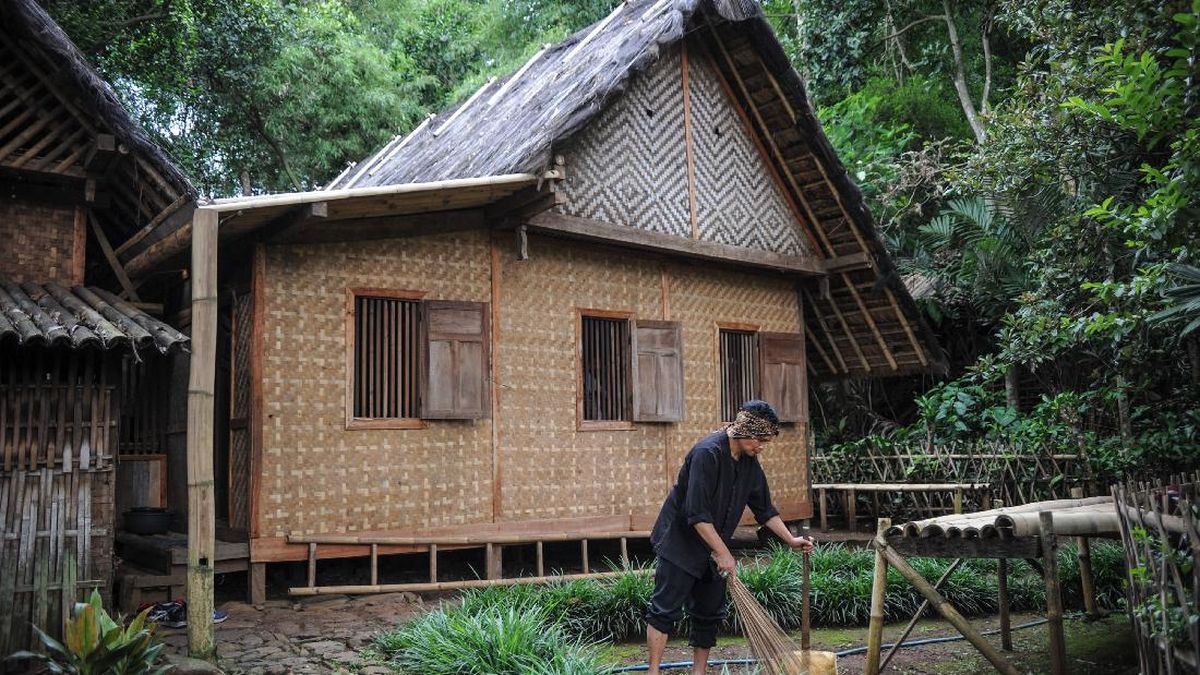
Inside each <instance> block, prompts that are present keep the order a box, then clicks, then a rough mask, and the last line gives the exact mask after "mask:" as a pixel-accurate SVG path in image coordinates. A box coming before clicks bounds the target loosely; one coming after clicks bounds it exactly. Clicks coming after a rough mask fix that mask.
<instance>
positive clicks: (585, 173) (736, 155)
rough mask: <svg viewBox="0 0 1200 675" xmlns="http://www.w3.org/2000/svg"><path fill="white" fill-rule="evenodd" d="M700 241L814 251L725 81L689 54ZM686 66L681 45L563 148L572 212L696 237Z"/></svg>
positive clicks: (698, 53) (567, 208)
mask: <svg viewBox="0 0 1200 675" xmlns="http://www.w3.org/2000/svg"><path fill="white" fill-rule="evenodd" d="M688 63H689V66H688V91H689V95H690V98H691V103H690V106H691V116H692V135H693V136H692V148H693V155H694V162H695V195H696V218H697V230H698V232H699V238H700V239H701V240H704V241H714V242H718V243H722V244H728V245H731V246H742V247H745V248H754V249H759V250H766V251H771V252H774V253H781V254H785V255H801V254H803V253H804V252H805V250H806V249H805V243H804V240H803V238H802V235H801V233H800V229H799V225H798V223H797V222H796V220H795V216H794V215H793V214H792V212H791V211H790V210H789V207H788V205H787V202H786V201H785V198H784V196H783V193H782V192H780V190H779V187H778V185H776V183H775V182H774V181H773V180H772V178H771V174H770V172H769V171H768V168H767V166H766V164H765V163H764V162H763V159H762V156H761V155H760V154H759V152H758V149H757V148H756V147H755V141H754V139H753V137H752V136H751V135H750V133H749V131H747V129H746V126H745V124H744V123H743V122H742V120H741V118H740V117H739V115H738V113H737V111H736V109H735V108H734V107H733V104H732V103H731V102H730V100H729V98H728V96H727V95H726V94H725V92H724V91H723V90H722V87H721V84H720V80H719V79H718V78H719V75H718V74H717V72H716V70H715V69H714V68H713V66H712V65H711V64H710V63H709V60H708V57H707V56H706V55H705V53H704V52H703V50H701V49H699V48H698V47H693V48H691V49H690V50H689V56H688ZM683 81H684V80H683V59H682V57H681V48H680V46H679V45H675V46H673V47H671V48H670V49H668V50H666V51H664V53H663V56H662V57H661V58H660V60H659V61H658V63H656V64H655V65H654V66H652V67H651V68H650V69H649V70H647V71H646V72H645V73H643V74H642V75H640V76H638V77H636V78H635V79H634V80H633V82H632V83H631V84H630V86H629V89H628V90H627V91H626V93H625V94H624V95H622V96H621V97H619V98H618V99H617V100H615V101H613V102H612V103H611V104H610V105H609V106H608V107H607V108H606V109H605V110H604V112H602V113H601V114H600V115H599V116H598V117H597V118H596V119H595V120H593V121H592V122H591V123H590V124H589V125H588V126H587V127H586V128H585V129H584V130H583V131H582V132H581V133H580V134H579V135H578V136H577V137H576V138H574V139H572V140H571V141H570V142H568V143H567V144H566V145H565V146H564V147H563V148H562V154H563V155H564V156H565V158H566V167H567V178H566V180H565V181H564V182H563V184H562V190H563V193H564V195H565V196H566V197H567V203H566V204H565V205H564V206H563V207H561V209H562V211H563V212H564V213H567V214H569V215H574V216H584V217H588V218H594V219H596V220H601V221H604V222H608V223H614V224H619V225H630V226H633V227H638V228H642V229H647V230H652V231H655V232H662V233H666V234H675V235H679V236H682V237H691V234H692V227H691V222H690V217H691V216H690V211H689V206H688V175H687V155H686V134H685V130H684V112H683V110H684V103H683Z"/></svg>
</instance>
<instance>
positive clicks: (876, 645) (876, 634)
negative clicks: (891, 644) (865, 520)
mask: <svg viewBox="0 0 1200 675" xmlns="http://www.w3.org/2000/svg"><path fill="white" fill-rule="evenodd" d="M851 494H853V491H851ZM891 526H892V521H891V519H890V518H880V519H879V522H878V526H877V527H876V530H875V541H873V542H871V546H872V547H874V548H875V580H874V582H873V583H872V584H871V619H870V622H869V623H868V624H867V664H866V668H865V670H864V671H863V672H864V673H865V675H879V652H880V649H881V648H882V646H883V603H884V598H885V597H886V595H887V566H888V564H887V559H886V558H885V557H884V555H883V553H884V551H886V550H887V540H886V539H884V533H885V532H887V529H888V528H889V527H891Z"/></svg>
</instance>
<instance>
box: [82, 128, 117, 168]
mask: <svg viewBox="0 0 1200 675" xmlns="http://www.w3.org/2000/svg"><path fill="white" fill-rule="evenodd" d="M122 149H124V148H122ZM118 156H119V153H118V151H117V138H116V137H115V136H113V135H112V134H97V135H96V137H95V139H93V140H92V143H91V145H89V146H88V149H87V153H86V154H84V156H83V168H84V170H85V171H87V172H88V174H89V175H92V176H104V175H106V174H107V173H108V172H109V170H110V169H112V165H113V163H114V162H116V161H117V157H118Z"/></svg>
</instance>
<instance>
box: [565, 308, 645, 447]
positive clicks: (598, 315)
mask: <svg viewBox="0 0 1200 675" xmlns="http://www.w3.org/2000/svg"><path fill="white" fill-rule="evenodd" d="M584 317H588V318H592V319H618V320H623V321H627V322H629V330H631V331H632V330H633V317H634V313H633V312H626V311H619V310H610V309H589V308H586V307H576V308H575V430H576V431H630V430H632V429H633V428H634V422H633V419H629V420H585V419H583V318H584ZM632 358H633V357H632V355H631V357H630V360H629V361H626V363H625V378H626V379H625V381H626V382H628V383H629V391H627V392H625V393H626V395H627V396H628V397H629V402H628V405H629V412H630V418H632V417H633V391H632V387H633V386H634V385H633V383H632V381H631V379H630V378H632V376H633V364H632V363H631V362H630V361H632Z"/></svg>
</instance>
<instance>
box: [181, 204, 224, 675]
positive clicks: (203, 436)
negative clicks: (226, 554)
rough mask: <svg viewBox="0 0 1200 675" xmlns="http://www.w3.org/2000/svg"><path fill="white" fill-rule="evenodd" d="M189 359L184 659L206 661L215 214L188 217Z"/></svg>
mask: <svg viewBox="0 0 1200 675" xmlns="http://www.w3.org/2000/svg"><path fill="white" fill-rule="evenodd" d="M192 230H193V232H192V345H191V347H192V359H191V367H190V373H189V376H188V422H187V426H188V433H187V467H188V476H187V483H188V574H187V621H188V654H189V655H191V656H192V657H193V658H200V659H206V660H209V659H212V658H213V656H214V655H215V653H216V644H215V643H214V641H213V622H212V618H213V604H214V603H213V563H214V562H215V559H216V529H215V523H214V517H215V504H216V502H215V495H214V493H213V405H214V404H213V401H214V391H215V385H216V365H217V362H216V355H217V213H216V212H215V211H210V210H206V209H200V210H198V211H196V213H195V215H194V216H193V218H192Z"/></svg>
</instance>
